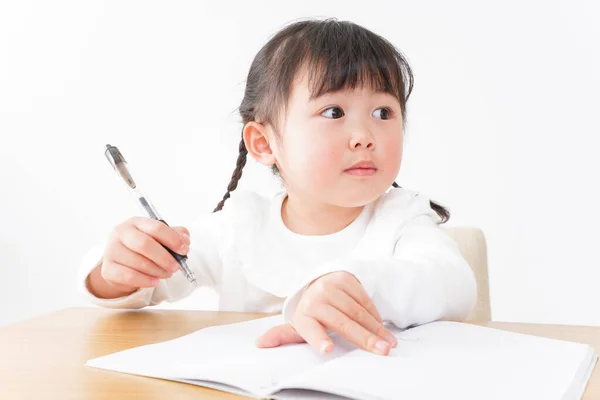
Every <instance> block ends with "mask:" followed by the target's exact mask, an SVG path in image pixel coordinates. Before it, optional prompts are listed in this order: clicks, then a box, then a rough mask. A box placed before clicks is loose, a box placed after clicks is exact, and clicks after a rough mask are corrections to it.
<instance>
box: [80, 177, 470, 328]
mask: <svg viewBox="0 0 600 400" xmlns="http://www.w3.org/2000/svg"><path fill="white" fill-rule="evenodd" d="M285 196H286V193H285V191H282V192H280V193H278V194H276V195H274V196H271V197H266V196H262V195H259V194H257V193H254V192H251V191H237V190H236V191H235V192H233V193H232V196H231V198H230V199H228V200H227V202H226V203H225V207H224V208H223V209H222V210H221V211H219V212H216V213H211V214H208V215H205V216H203V217H202V218H200V219H199V220H197V221H195V222H194V223H193V224H192V225H190V226H187V228H188V229H189V231H190V237H191V239H192V244H191V245H190V251H189V253H188V265H189V266H190V268H191V269H192V270H193V271H194V273H195V274H196V278H197V279H198V283H199V286H209V287H212V288H213V289H215V290H216V291H217V293H218V294H219V310H223V311H245V312H265V313H277V312H282V313H283V316H284V318H285V320H286V321H290V320H291V318H292V316H293V313H294V311H295V309H296V307H297V305H298V302H299V300H300V298H301V296H302V293H303V290H304V289H305V287H306V286H307V284H308V283H309V282H312V281H313V280H314V279H316V278H317V277H319V276H322V275H324V274H326V273H330V272H334V271H347V272H350V273H352V274H353V275H355V276H356V277H357V278H358V280H359V281H360V282H361V283H362V285H363V286H364V288H365V290H366V292H367V293H368V294H369V296H371V298H372V299H373V302H374V303H375V306H376V307H377V309H378V311H379V313H380V314H381V316H382V318H383V320H384V321H390V322H392V323H394V324H395V325H396V326H398V327H400V328H404V327H407V326H410V325H419V324H424V323H427V322H431V321H435V320H441V319H445V320H463V319H464V318H466V317H467V316H468V315H469V313H470V312H471V311H472V309H473V308H474V306H475V302H476V296H477V290H476V282H475V276H474V274H473V271H472V270H471V268H470V266H469V265H468V263H467V262H466V260H465V259H464V258H463V257H462V255H461V253H460V251H459V248H458V245H457V243H456V242H455V241H454V239H453V238H452V237H450V236H449V235H448V234H447V233H446V232H445V231H444V230H443V229H442V228H441V227H440V226H439V225H438V224H437V223H436V222H437V221H438V220H439V216H438V215H437V214H436V212H435V211H434V210H433V209H431V207H430V203H429V199H428V198H427V197H426V196H423V195H422V194H419V193H417V192H415V191H412V190H409V189H406V188H391V189H390V190H389V191H387V192H386V193H384V194H383V195H382V196H381V197H379V198H378V199H377V200H376V201H374V202H372V203H370V204H367V205H366V206H365V207H364V208H363V210H362V212H361V214H360V215H359V216H358V217H357V218H356V219H355V220H354V221H353V222H352V223H351V224H350V225H348V226H347V227H346V228H344V229H342V230H341V231H339V232H336V233H333V234H329V235H322V236H307V235H300V234H297V233H294V232H292V231H291V230H289V229H288V228H287V227H286V226H285V224H284V222H283V220H282V218H281V205H282V202H283V200H284V198H285ZM102 250H103V246H102V245H98V246H95V247H94V248H92V249H91V250H90V251H89V252H88V253H87V254H86V257H84V260H83V263H82V266H81V268H80V271H79V276H78V285H79V289H80V291H81V292H82V293H84V294H85V295H86V296H87V297H88V299H89V300H90V301H91V302H92V303H94V304H96V305H99V306H103V307H111V308H142V307H146V306H151V305H156V304H159V303H161V302H163V301H168V302H173V301H177V300H179V299H182V298H184V297H186V296H188V295H190V294H191V293H192V292H193V290H194V289H195V288H194V286H193V285H192V284H191V283H190V282H188V281H187V280H186V278H185V277H184V276H183V274H182V273H181V272H177V273H175V274H174V275H173V276H172V277H171V278H169V279H164V280H161V281H160V283H159V285H158V287H156V288H142V289H139V290H137V291H136V292H134V293H132V294H130V295H129V296H126V297H121V298H117V299H100V298H97V297H95V296H93V295H92V294H91V293H90V292H89V290H88V289H87V287H86V284H85V280H86V277H87V275H88V274H89V273H90V272H91V270H92V269H93V268H95V267H96V266H97V265H98V264H99V263H100V262H101V260H102Z"/></svg>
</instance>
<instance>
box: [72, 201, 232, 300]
mask: <svg viewBox="0 0 600 400" xmlns="http://www.w3.org/2000/svg"><path fill="white" fill-rule="evenodd" d="M228 214H229V213H228V211H227V209H226V208H223V209H222V210H221V211H218V212H216V213H211V214H207V215H204V216H202V217H201V218H199V219H198V220H196V221H195V222H194V223H192V224H190V225H189V226H186V228H188V230H189V231H190V239H191V244H190V251H189V253H188V266H189V267H190V269H191V270H192V271H193V272H194V274H195V275H196V279H197V282H198V288H199V287H206V286H208V287H211V288H213V289H215V290H216V291H217V292H218V291H219V286H220V275H221V270H222V264H223V263H222V260H223V258H222V254H223V246H224V245H226V244H227V243H229V242H230V240H231V235H232V232H231V228H230V227H231V225H230V223H229V215H228ZM105 244H106V241H104V242H102V243H98V244H96V245H95V246H93V247H92V248H91V249H89V250H88V252H87V253H86V254H85V255H84V257H83V259H82V262H81V265H80V268H79V271H78V274H77V289H78V292H79V293H80V294H82V296H83V297H84V298H85V299H86V301H88V302H90V303H92V304H95V305H98V306H101V307H107V308H143V307H146V306H153V305H157V304H160V303H162V302H164V301H167V302H174V301H177V300H180V299H183V298H185V297H187V296H189V295H190V294H191V293H192V292H193V291H194V290H195V289H196V287H194V285H193V284H192V283H190V282H189V281H188V280H187V279H186V278H185V276H184V274H183V273H182V272H181V271H177V272H176V273H174V274H173V275H172V276H171V277H170V278H168V279H161V280H160V282H159V284H158V286H157V287H156V288H140V289H138V290H137V291H135V292H133V293H131V294H130V295H128V296H124V297H119V298H115V299H102V298H99V297H96V296H94V295H93V294H92V293H91V292H90V291H89V288H88V287H87V285H86V280H87V277H88V275H89V274H90V272H91V271H92V270H93V269H94V268H96V267H97V266H98V265H100V264H101V263H102V256H103V253H104V247H105Z"/></svg>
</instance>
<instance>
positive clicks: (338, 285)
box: [256, 271, 397, 355]
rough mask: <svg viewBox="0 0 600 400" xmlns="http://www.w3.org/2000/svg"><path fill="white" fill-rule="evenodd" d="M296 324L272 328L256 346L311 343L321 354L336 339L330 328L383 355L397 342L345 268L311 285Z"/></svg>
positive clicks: (299, 309) (301, 301)
mask: <svg viewBox="0 0 600 400" xmlns="http://www.w3.org/2000/svg"><path fill="white" fill-rule="evenodd" d="M292 324H293V326H292ZM292 324H283V325H279V326H276V327H274V328H271V329H269V330H268V331H267V332H266V333H265V334H264V335H263V336H261V337H259V338H258V339H257V341H256V345H257V346H258V347H277V346H280V345H283V344H289V343H304V342H307V343H309V344H310V345H311V346H312V347H314V348H315V349H316V350H318V351H320V352H321V353H329V352H330V351H331V350H332V349H333V341H332V340H331V338H330V337H329V336H328V335H327V328H329V329H331V330H332V331H334V332H336V333H337V334H339V335H340V336H342V337H343V338H345V339H347V340H348V341H350V342H352V343H354V344H355V345H357V346H358V347H360V348H362V349H364V350H367V351H371V352H374V353H377V354H381V355H387V354H388V353H389V351H390V347H396V344H397V340H396V338H395V337H394V336H393V335H392V333H391V332H390V331H388V330H387V329H386V328H385V327H384V326H383V323H382V320H381V316H380V315H379V312H378V311H377V309H376V308H375V305H374V304H373V301H372V300H371V298H370V297H369V295H368V294H367V293H366V292H365V290H364V288H363V286H362V285H361V283H360V282H359V281H358V279H356V278H355V277H354V275H352V274H350V273H348V272H344V271H338V272H332V273H330V274H327V275H324V276H321V277H320V278H318V279H316V280H314V281H313V282H312V283H311V284H310V285H309V287H308V288H307V289H306V291H305V292H304V294H303V295H302V298H301V299H300V303H299V304H298V308H297V309H296V312H295V314H294V317H293V319H292Z"/></svg>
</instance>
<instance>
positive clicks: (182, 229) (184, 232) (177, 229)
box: [172, 226, 190, 246]
mask: <svg viewBox="0 0 600 400" xmlns="http://www.w3.org/2000/svg"><path fill="white" fill-rule="evenodd" d="M172 228H173V230H174V231H175V232H177V233H179V234H180V235H181V236H182V237H183V239H184V241H185V242H186V243H187V244H188V246H189V245H190V231H188V230H187V228H185V227H183V226H173V227H172Z"/></svg>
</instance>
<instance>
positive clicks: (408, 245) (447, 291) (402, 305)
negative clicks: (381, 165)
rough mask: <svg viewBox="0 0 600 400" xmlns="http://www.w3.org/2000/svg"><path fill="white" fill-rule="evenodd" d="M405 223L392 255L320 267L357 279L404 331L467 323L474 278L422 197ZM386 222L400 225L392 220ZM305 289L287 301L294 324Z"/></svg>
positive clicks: (381, 310)
mask: <svg viewBox="0 0 600 400" xmlns="http://www.w3.org/2000/svg"><path fill="white" fill-rule="evenodd" d="M409 206H410V207H408V210H409V216H408V219H407V222H406V223H404V224H403V226H402V227H400V229H398V234H397V235H396V236H397V237H396V238H395V244H394V246H393V252H392V254H391V255H387V256H381V255H376V256H373V257H372V258H370V257H368V256H367V255H365V254H362V255H361V256H357V255H350V256H348V257H346V258H341V259H339V260H337V261H336V262H329V263H326V264H325V265H323V266H322V268H319V272H318V274H316V275H314V276H312V277H311V278H310V280H311V281H312V280H314V279H316V278H318V277H319V276H322V275H324V274H326V273H329V272H333V271H346V272H349V273H351V274H353V275H354V276H355V277H356V278H357V279H358V280H359V281H360V282H361V284H362V285H363V287H364V289H365V291H366V292H367V293H368V294H369V296H370V297H371V298H372V299H373V302H374V303H375V306H376V308H377V310H378V311H379V313H380V315H381V317H382V319H383V320H384V321H391V322H392V323H394V324H395V325H396V326H398V327H400V328H405V327H407V326H410V325H419V324H424V323H427V322H431V321H435V320H456V321H461V320H464V319H465V318H466V317H467V316H468V315H469V313H470V312H471V311H472V310H473V308H474V307H475V303H476V300H477V285H476V281H475V275H474V273H473V271H472V269H471V267H470V266H469V264H468V263H467V261H466V260H465V259H464V257H463V256H462V254H461V253H460V250H459V248H458V244H457V243H456V242H455V241H454V239H453V238H452V237H451V236H450V235H449V234H448V233H447V232H445V231H444V230H443V229H442V228H441V227H440V226H439V225H438V224H437V223H436V218H437V214H435V212H434V211H433V210H431V208H430V207H429V200H428V199H427V198H425V197H424V196H418V197H417V196H415V197H414V199H413V200H411V203H410V204H409ZM383 219H384V220H385V219H387V220H388V221H390V220H391V221H394V220H397V219H398V218H397V213H396V216H395V219H394V216H393V215H389V218H383ZM302 293H303V289H300V290H299V291H297V292H296V293H294V294H293V295H292V296H290V297H289V298H287V299H286V302H285V303H284V308H283V314H284V317H285V319H286V321H291V319H292V316H293V314H294V311H295V309H296V307H297V305H298V303H299V300H300V297H301V295H302Z"/></svg>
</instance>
